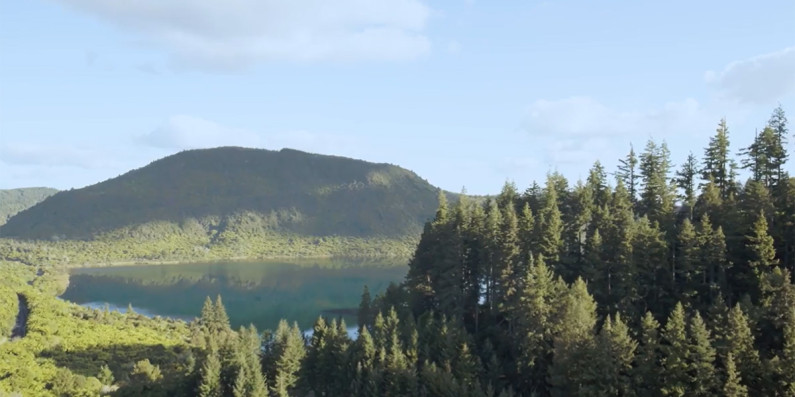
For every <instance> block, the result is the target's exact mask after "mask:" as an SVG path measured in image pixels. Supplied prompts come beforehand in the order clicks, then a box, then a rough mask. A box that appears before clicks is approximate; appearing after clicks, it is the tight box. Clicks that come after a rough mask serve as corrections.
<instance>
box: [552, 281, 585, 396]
mask: <svg viewBox="0 0 795 397" xmlns="http://www.w3.org/2000/svg"><path fill="white" fill-rule="evenodd" d="M562 309H563V311H562V313H561V315H560V320H559V322H558V323H557V324H556V327H555V335H554V343H553V345H554V353H553V356H552V367H551V368H550V370H549V373H550V383H551V384H552V385H553V388H552V395H555V396H571V395H577V394H579V393H581V392H582V390H583V388H584V387H585V386H586V382H587V367H588V364H587V360H586V359H587V357H589V356H590V354H591V352H592V351H593V348H594V326H595V325H596V303H595V302H594V300H593V297H591V295H590V294H588V289H587V287H586V285H585V281H583V280H582V279H581V278H578V279H577V280H576V281H575V282H574V284H572V285H571V287H570V288H569V292H568V293H567V294H566V296H565V297H564V301H563V308H562Z"/></svg>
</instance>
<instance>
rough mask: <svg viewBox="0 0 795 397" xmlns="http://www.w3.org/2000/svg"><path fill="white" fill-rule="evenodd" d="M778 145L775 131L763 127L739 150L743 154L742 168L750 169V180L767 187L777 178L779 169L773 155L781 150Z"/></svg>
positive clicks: (774, 182) (771, 185)
mask: <svg viewBox="0 0 795 397" xmlns="http://www.w3.org/2000/svg"><path fill="white" fill-rule="evenodd" d="M778 145H779V142H778V137H777V136H776V133H775V131H774V130H773V129H772V128H770V127H765V128H764V129H763V130H762V133H761V134H759V133H757V134H756V136H755V137H754V142H753V143H752V144H751V145H750V146H748V147H747V148H745V149H743V151H742V152H741V154H742V155H743V156H744V158H743V159H742V166H743V168H745V169H748V170H750V171H751V178H752V180H754V181H756V182H760V183H762V185H763V186H765V187H767V188H771V187H773V186H774V185H775V184H776V183H777V181H778V180H779V171H780V170H779V166H778V164H777V161H776V160H775V159H774V157H776V156H777V155H778V153H781V152H783V148H780V147H779V146H778Z"/></svg>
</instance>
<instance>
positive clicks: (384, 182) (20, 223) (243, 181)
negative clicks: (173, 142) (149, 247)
mask: <svg viewBox="0 0 795 397" xmlns="http://www.w3.org/2000/svg"><path fill="white" fill-rule="evenodd" d="M437 195H438V189H437V188H435V187H434V186H432V185H430V184H429V183H428V182H427V181H425V180H423V179H421V178H420V177H418V176H417V175H416V174H415V173H413V172H411V171H408V170H406V169H403V168H400V167H397V166H394V165H389V164H375V163H369V162H366V161H361V160H354V159H349V158H344V157H336V156H326V155H318V154H310V153H305V152H300V151H297V150H291V149H283V150H280V151H269V150H262V149H246V148H238V147H222V148H215V149H203V150H190V151H184V152H181V153H178V154H175V155H172V156H168V157H165V158H163V159H160V160H157V161H154V162H152V163H151V164H149V165H147V166H145V167H142V168H139V169H136V170H133V171H130V172H128V173H126V174H124V175H121V176H119V177H116V178H113V179H109V180H107V181H104V182H101V183H98V184H95V185H92V186H88V187H85V188H82V189H74V190H69V191H62V192H59V193H57V194H55V195H53V196H51V197H49V198H47V199H46V200H44V201H42V202H41V203H39V204H37V205H35V206H33V207H31V208H29V209H27V210H25V211H22V212H20V213H19V214H17V215H16V216H14V217H13V218H11V219H10V220H9V221H8V223H7V224H5V225H3V226H2V227H1V228H0V236H2V237H6V238H9V237H10V238H14V239H18V240H53V241H57V240H88V241H91V240H106V241H107V240H118V239H121V238H128V237H135V238H139V239H149V240H163V238H164V237H167V236H171V237H173V236H176V235H179V236H184V235H188V236H189V237H190V236H192V237H191V238H193V240H194V242H193V243H191V244H192V247H188V248H187V249H188V250H191V249H206V248H212V247H210V246H212V245H218V244H221V245H223V244H226V245H229V244H233V245H234V244H236V245H238V246H240V245H241V244H242V243H246V244H248V245H251V244H249V243H250V242H251V241H252V238H254V237H253V236H262V235H263V234H275V235H280V236H282V237H283V236H286V235H289V236H296V237H299V238H306V237H310V238H317V239H318V240H314V241H315V244H319V242H320V241H322V238H323V237H329V238H339V237H344V238H355V239H373V238H379V239H390V240H405V239H406V238H407V237H409V238H410V240H413V241H416V238H418V236H419V234H420V232H421V231H422V226H423V224H424V222H425V221H426V220H427V219H428V218H430V217H431V216H432V215H433V213H434V211H435V209H436V206H437ZM258 238H259V237H258ZM249 251H250V250H249V249H248V248H246V249H244V250H242V251H241V250H236V252H233V253H231V254H235V255H236V254H241V255H243V256H248V254H246V252H249Z"/></svg>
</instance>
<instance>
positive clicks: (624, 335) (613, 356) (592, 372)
mask: <svg viewBox="0 0 795 397" xmlns="http://www.w3.org/2000/svg"><path fill="white" fill-rule="evenodd" d="M637 347H638V343H637V342H635V341H634V340H633V339H632V337H631V336H630V335H629V328H628V327H627V325H626V324H625V323H624V322H623V321H622V320H621V315H620V314H616V315H615V320H613V319H611V318H610V316H608V317H607V318H606V319H605V322H604V324H603V325H602V329H601V331H600V332H599V335H598V336H597V338H596V345H595V346H594V355H593V357H592V358H591V360H590V361H591V366H590V367H589V368H587V371H588V372H587V375H588V377H587V382H586V387H585V391H586V394H587V395H594V396H630V395H632V394H633V393H632V392H633V388H632V378H631V370H632V362H633V360H634V357H635V349H636V348H637Z"/></svg>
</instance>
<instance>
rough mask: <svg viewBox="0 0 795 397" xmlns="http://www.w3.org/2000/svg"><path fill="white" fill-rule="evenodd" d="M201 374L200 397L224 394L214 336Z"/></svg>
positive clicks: (218, 396)
mask: <svg viewBox="0 0 795 397" xmlns="http://www.w3.org/2000/svg"><path fill="white" fill-rule="evenodd" d="M208 300H209V298H208ZM200 376H201V381H200V382H199V389H198V395H199V397H221V396H223V385H222V384H221V361H220V359H219V357H218V345H217V344H216V342H215V338H213V337H210V340H209V343H208V351H207V357H206V358H205V359H204V364H203V365H202V368H201V371H200Z"/></svg>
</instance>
